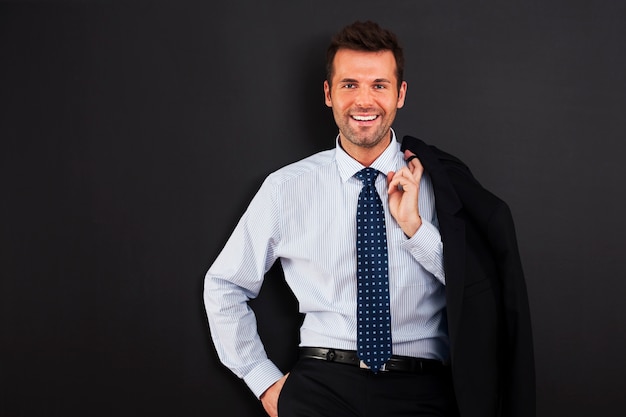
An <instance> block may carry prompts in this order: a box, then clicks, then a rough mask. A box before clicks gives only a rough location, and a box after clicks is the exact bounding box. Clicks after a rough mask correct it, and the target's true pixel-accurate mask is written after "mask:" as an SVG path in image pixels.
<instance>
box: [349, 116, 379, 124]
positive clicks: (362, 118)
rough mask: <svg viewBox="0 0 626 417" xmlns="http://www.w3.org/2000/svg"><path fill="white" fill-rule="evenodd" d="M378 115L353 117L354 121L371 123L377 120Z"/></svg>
mask: <svg viewBox="0 0 626 417" xmlns="http://www.w3.org/2000/svg"><path fill="white" fill-rule="evenodd" d="M376 117H378V116H376V115H373V116H352V118H353V119H354V120H358V121H359V122H369V121H372V120H374V119H376Z"/></svg>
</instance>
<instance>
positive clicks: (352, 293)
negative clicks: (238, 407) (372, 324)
mask: <svg viewBox="0 0 626 417" xmlns="http://www.w3.org/2000/svg"><path fill="white" fill-rule="evenodd" d="M403 166H406V163H405V161H404V157H403V154H402V152H401V151H400V144H399V143H398V142H397V141H396V138H395V134H393V138H392V141H391V143H390V145H389V146H388V147H387V149H386V150H385V151H384V152H383V153H382V154H381V155H380V157H378V159H376V161H374V163H373V164H372V165H371V167H373V168H375V169H377V170H379V171H380V172H382V173H383V174H382V175H379V176H378V178H377V180H376V189H377V190H378V193H379V194H380V196H381V199H382V201H383V205H384V206H385V213H386V218H385V221H386V225H387V240H388V251H389V256H388V257H389V282H390V296H391V320H392V322H391V328H392V341H393V353H394V354H395V355H404V356H414V357H423V358H433V359H441V360H445V359H447V356H448V337H447V334H446V330H445V329H446V324H445V294H444V284H445V274H444V271H443V244H442V242H441V237H440V235H439V231H438V228H437V218H436V213H435V202H434V194H433V188H432V184H431V181H430V178H429V177H428V175H427V174H425V175H424V176H423V177H422V180H421V184H420V193H419V209H420V216H421V217H422V226H421V227H420V228H419V229H418V231H417V233H416V234H415V235H414V236H413V237H412V238H410V239H408V238H407V237H406V235H405V234H404V233H403V232H402V230H401V229H400V226H399V225H398V224H397V222H396V221H395V220H394V219H393V217H392V216H391V214H390V213H389V206H388V199H387V198H386V196H387V182H386V174H387V172H389V171H397V170H398V169H400V168H401V167H403ZM362 168H364V167H363V166H362V165H361V164H360V163H359V162H357V161H356V160H354V159H353V158H352V157H350V156H349V155H348V154H347V153H346V152H345V151H343V149H342V148H341V147H340V146H339V142H338V141H337V146H336V147H335V149H332V150H328V151H323V152H320V153H317V154H315V155H312V156H310V157H308V158H306V159H303V160H301V161H299V162H296V163H293V164H291V165H288V166H286V167H284V168H281V169H279V170H278V171H276V172H274V173H272V174H270V175H269V176H268V177H267V179H266V180H265V181H264V182H263V185H262V186H261V188H260V189H259V191H258V193H257V194H256V196H255V197H254V198H253V200H252V201H251V203H250V205H249V207H248V209H247V210H246V212H245V213H244V215H243V216H242V218H241V220H240V221H239V223H238V225H237V226H236V228H235V230H234V231H233V233H232V235H231V237H230V238H229V240H228V242H227V243H226V245H225V247H224V249H223V250H222V252H221V253H220V254H219V256H218V257H217V259H216V260H215V262H214V263H213V265H212V266H211V267H210V268H209V271H208V272H207V274H206V278H205V287H204V302H205V307H206V312H207V316H208V321H209V327H210V330H211V335H212V338H213V342H214V344H215V347H216V350H217V353H218V355H219V357H220V360H221V361H222V362H223V363H224V365H226V366H227V367H228V368H230V369H231V370H232V371H233V372H234V373H235V374H236V375H237V376H239V377H240V378H243V379H244V381H245V382H246V384H247V385H248V387H250V389H251V390H252V392H253V393H254V394H255V395H256V396H257V397H259V396H260V395H261V394H262V393H263V392H264V391H265V390H266V389H267V388H268V387H269V386H270V385H271V384H273V383H274V382H275V381H277V380H278V379H280V377H282V375H283V374H282V372H281V371H280V370H279V369H278V368H277V367H276V366H275V365H274V363H273V362H272V361H271V360H270V359H268V358H267V355H266V353H265V350H264V348H263V345H262V343H261V340H260V338H259V336H258V333H257V329H256V319H255V317H254V313H253V312H252V310H251V309H250V308H249V307H248V305H247V301H248V300H249V299H250V298H254V297H256V296H257V295H258V293H259V291H260V289H261V284H262V282H263V278H264V274H265V273H266V272H267V271H268V270H269V268H270V267H271V266H272V264H273V263H274V262H275V261H276V260H278V259H280V261H281V263H282V267H283V271H284V274H285V279H286V281H287V283H288V285H289V286H290V288H291V290H292V291H293V292H294V294H295V296H296V298H297V299H298V302H299V306H300V307H299V308H300V312H302V313H304V314H305V318H304V322H303V324H302V327H301V330H300V345H301V346H318V347H332V348H336V349H349V350H356V320H357V319H356V257H355V251H356V248H355V241H356V219H355V215H356V207H357V201H358V196H359V192H360V191H361V187H362V183H361V181H360V180H358V179H357V178H356V177H354V174H356V173H357V172H358V171H360V170H361V169H362Z"/></svg>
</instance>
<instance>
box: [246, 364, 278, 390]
mask: <svg viewBox="0 0 626 417" xmlns="http://www.w3.org/2000/svg"><path fill="white" fill-rule="evenodd" d="M282 377H283V373H282V372H281V371H280V369H278V368H277V367H276V365H274V363H273V362H272V361H270V360H269V359H266V360H265V361H263V362H261V363H260V364H259V365H257V366H256V367H254V369H252V371H250V372H249V373H248V374H247V375H246V376H244V377H243V380H244V382H245V383H246V385H248V388H250V390H251V391H252V392H253V393H254V395H256V397H257V398H260V397H261V394H263V393H264V392H265V390H267V389H268V388H269V387H270V386H272V384H274V383H275V382H276V381H278V380H279V379H281V378H282Z"/></svg>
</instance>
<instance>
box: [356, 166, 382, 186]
mask: <svg viewBox="0 0 626 417" xmlns="http://www.w3.org/2000/svg"><path fill="white" fill-rule="evenodd" d="M378 174H379V171H378V170H376V169H374V168H363V169H362V170H360V171H359V172H357V173H356V174H355V175H356V177H357V178H358V179H360V180H361V181H362V182H363V185H364V186H366V187H368V186H370V185H374V180H375V179H376V177H377V176H378Z"/></svg>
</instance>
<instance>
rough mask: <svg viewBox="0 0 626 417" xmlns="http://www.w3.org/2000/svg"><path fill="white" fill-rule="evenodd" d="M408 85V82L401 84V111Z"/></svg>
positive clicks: (399, 95)
mask: <svg viewBox="0 0 626 417" xmlns="http://www.w3.org/2000/svg"><path fill="white" fill-rule="evenodd" d="M407 88H408V85H407V83H406V81H402V84H400V91H398V105H397V108H399V109H401V108H402V107H403V106H404V100H405V99H406V89H407Z"/></svg>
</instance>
